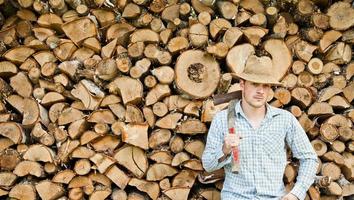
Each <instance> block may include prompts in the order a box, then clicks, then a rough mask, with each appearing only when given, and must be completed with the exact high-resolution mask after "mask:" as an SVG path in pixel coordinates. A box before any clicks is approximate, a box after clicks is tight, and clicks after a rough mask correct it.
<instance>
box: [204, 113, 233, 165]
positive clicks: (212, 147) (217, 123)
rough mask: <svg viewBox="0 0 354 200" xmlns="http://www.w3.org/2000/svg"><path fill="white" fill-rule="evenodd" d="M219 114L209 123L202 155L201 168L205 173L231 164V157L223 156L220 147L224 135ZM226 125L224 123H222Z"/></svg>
mask: <svg viewBox="0 0 354 200" xmlns="http://www.w3.org/2000/svg"><path fill="white" fill-rule="evenodd" d="M220 117H221V115H220V113H218V114H216V115H215V116H214V118H213V121H212V122H211V125H210V128H209V131H208V136H207V142H206V145H205V149H204V152H203V155H202V163H203V167H204V169H205V170H206V171H207V172H212V171H215V170H217V169H220V168H222V167H223V166H224V165H226V164H228V163H231V156H230V155H228V156H225V155H224V153H223V151H222V147H223V144H224V134H223V131H225V130H222V126H221V123H223V122H222V120H221V118H220ZM224 123H226V122H224Z"/></svg>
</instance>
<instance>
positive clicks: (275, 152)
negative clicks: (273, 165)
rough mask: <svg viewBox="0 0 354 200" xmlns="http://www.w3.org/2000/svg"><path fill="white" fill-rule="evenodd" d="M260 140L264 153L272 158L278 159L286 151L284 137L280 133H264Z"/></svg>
mask: <svg viewBox="0 0 354 200" xmlns="http://www.w3.org/2000/svg"><path fill="white" fill-rule="evenodd" d="M262 140H263V141H262V144H263V145H262V146H263V150H264V153H265V154H266V155H267V156H268V157H269V158H271V159H272V160H274V161H276V160H279V159H280V158H281V157H282V156H283V155H284V154H285V153H286V149H285V138H284V136H282V135H281V134H278V133H269V134H264V135H262Z"/></svg>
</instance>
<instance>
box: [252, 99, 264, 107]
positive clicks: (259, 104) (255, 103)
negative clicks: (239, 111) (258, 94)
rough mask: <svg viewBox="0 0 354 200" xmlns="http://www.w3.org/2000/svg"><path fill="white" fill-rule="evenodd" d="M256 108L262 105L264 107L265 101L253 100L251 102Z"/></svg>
mask: <svg viewBox="0 0 354 200" xmlns="http://www.w3.org/2000/svg"><path fill="white" fill-rule="evenodd" d="M251 105H252V106H253V107H254V108H261V107H263V106H264V105H265V102H263V101H262V102H260V101H258V102H253V103H252V104H251Z"/></svg>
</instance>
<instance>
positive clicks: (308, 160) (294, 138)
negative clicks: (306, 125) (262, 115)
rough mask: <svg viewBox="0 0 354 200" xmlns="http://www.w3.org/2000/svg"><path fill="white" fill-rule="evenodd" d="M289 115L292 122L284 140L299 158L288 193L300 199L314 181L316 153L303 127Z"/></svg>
mask: <svg viewBox="0 0 354 200" xmlns="http://www.w3.org/2000/svg"><path fill="white" fill-rule="evenodd" d="M291 117H292V122H291V126H290V128H289V130H288V132H287V135H286V141H287V143H288V145H289V146H290V148H291V151H292V152H293V155H294V157H296V158H298V159H299V160H300V167H299V172H298V176H297V178H296V183H295V186H294V188H293V189H292V190H291V191H290V193H291V194H294V195H295V196H296V197H297V198H298V199H300V200H301V199H304V198H305V196H306V192H307V190H308V189H309V187H310V186H311V184H312V183H313V182H314V179H315V176H316V171H317V165H318V163H317V162H318V161H317V154H316V152H315V151H314V149H313V147H312V145H311V143H310V141H309V139H308V137H307V135H306V133H305V131H304V129H303V128H302V127H301V125H300V123H299V122H298V121H297V119H296V118H295V117H294V116H293V115H291Z"/></svg>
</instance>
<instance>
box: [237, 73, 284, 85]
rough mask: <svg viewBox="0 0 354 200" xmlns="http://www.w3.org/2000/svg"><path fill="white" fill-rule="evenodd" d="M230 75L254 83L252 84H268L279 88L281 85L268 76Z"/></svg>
mask: <svg viewBox="0 0 354 200" xmlns="http://www.w3.org/2000/svg"><path fill="white" fill-rule="evenodd" d="M231 75H232V76H233V77H236V78H241V79H244V80H246V81H251V82H254V83H261V84H270V85H274V86H281V85H282V83H280V82H279V81H277V80H274V79H272V78H271V77H269V76H262V75H254V74H245V73H241V74H236V73H231Z"/></svg>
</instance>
